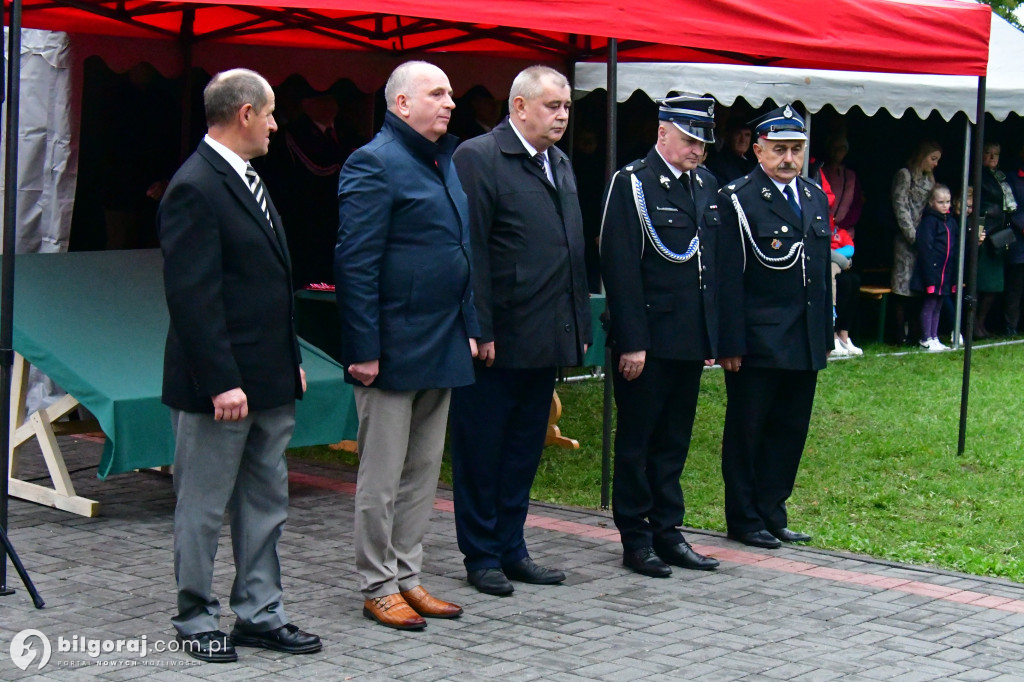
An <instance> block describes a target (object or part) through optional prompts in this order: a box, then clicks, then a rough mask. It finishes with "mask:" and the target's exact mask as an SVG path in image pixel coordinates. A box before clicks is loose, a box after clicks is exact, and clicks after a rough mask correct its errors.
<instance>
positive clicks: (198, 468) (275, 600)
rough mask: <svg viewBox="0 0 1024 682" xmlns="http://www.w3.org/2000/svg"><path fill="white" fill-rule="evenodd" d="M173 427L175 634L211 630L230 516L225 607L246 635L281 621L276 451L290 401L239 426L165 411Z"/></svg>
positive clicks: (282, 491)
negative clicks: (220, 549)
mask: <svg viewBox="0 0 1024 682" xmlns="http://www.w3.org/2000/svg"><path fill="white" fill-rule="evenodd" d="M171 420H172V424H173V426H174V435H175V445H174V492H175V494H176V495H177V497H178V502H177V505H176V506H175V508H174V577H175V579H176V580H177V583H178V615H177V616H175V617H174V618H172V619H171V622H172V623H173V624H174V627H175V628H176V629H177V630H178V632H179V633H181V634H182V635H185V636H187V635H194V634H197V633H200V632H209V631H211V630H217V629H219V625H218V623H219V619H220V602H218V601H217V599H215V598H214V597H213V594H212V591H213V590H212V583H213V562H214V558H215V557H216V555H217V541H218V538H219V537H220V530H221V527H222V526H223V524H224V511H225V510H227V511H228V513H229V515H230V523H231V546H232V549H233V550H234V557H235V581H234V584H233V585H232V586H231V609H232V610H233V611H234V612H235V615H236V616H237V618H238V622H239V623H240V624H241V625H242V626H243V627H245V628H247V629H249V630H254V631H266V630H273V629H275V628H278V627H280V626H282V625H284V624H286V623H287V622H288V618H287V617H286V615H285V612H284V607H283V606H282V604H281V562H280V560H279V559H278V556H277V542H278V539H279V538H280V537H281V530H282V528H283V527H284V522H285V519H286V518H287V517H288V469H287V465H286V463H285V456H284V451H285V447H286V446H287V445H288V441H289V440H290V439H291V436H292V429H293V428H294V426H295V404H294V403H291V404H289V405H286V406H284V407H278V408H275V409H272V410H264V411H261V412H255V413H250V414H249V416H248V417H246V418H245V419H243V420H242V421H237V422H226V421H214V419H213V415H212V414H197V413H193V412H183V411H181V410H171Z"/></svg>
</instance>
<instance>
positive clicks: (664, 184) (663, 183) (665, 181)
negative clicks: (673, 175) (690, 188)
mask: <svg viewBox="0 0 1024 682" xmlns="http://www.w3.org/2000/svg"><path fill="white" fill-rule="evenodd" d="M658 182H660V183H661V186H662V187H664V188H665V189H669V188H670V187H671V186H672V185H671V180H669V179H668V178H667V177H666V176H664V175H662V176H661V177H659V178H658Z"/></svg>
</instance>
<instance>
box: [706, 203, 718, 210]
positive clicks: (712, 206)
mask: <svg viewBox="0 0 1024 682" xmlns="http://www.w3.org/2000/svg"><path fill="white" fill-rule="evenodd" d="M708 210H709V211H715V210H718V204H711V205H710V206H708Z"/></svg>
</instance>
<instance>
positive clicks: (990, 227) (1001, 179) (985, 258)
mask: <svg viewBox="0 0 1024 682" xmlns="http://www.w3.org/2000/svg"><path fill="white" fill-rule="evenodd" d="M999 153H1000V145H999V143H998V142H986V143H985V145H984V147H983V148H982V154H981V166H982V168H981V201H980V204H979V207H978V210H979V211H981V213H980V217H981V218H983V219H984V221H985V233H986V235H988V236H987V237H986V238H985V240H984V241H983V242H982V243H981V246H980V247H978V282H977V287H978V315H977V317H976V318H975V322H974V338H975V339H987V338H989V337H990V336H993V333H992V332H990V331H989V330H988V317H989V313H990V312H991V310H992V305H993V304H994V303H995V300H996V296H997V294H1001V293H1002V292H1003V285H1004V281H1003V261H1004V260H1005V258H1006V256H1007V250H1008V245H1007V244H1002V243H997V240H998V238H997V239H993V236H994V235H996V234H997V233H999V232H1001V231H1002V230H1003V229H1004V228H1006V227H1009V226H1011V223H1010V216H1011V215H1013V213H1014V212H1015V211H1016V210H1017V200H1016V199H1015V198H1014V196H1013V189H1012V188H1011V187H1010V185H1009V183H1008V182H1007V181H1006V175H1005V174H1004V173H1003V172H1002V171H1001V170H999Z"/></svg>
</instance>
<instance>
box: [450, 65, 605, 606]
mask: <svg viewBox="0 0 1024 682" xmlns="http://www.w3.org/2000/svg"><path fill="white" fill-rule="evenodd" d="M570 95H571V92H570V88H569V83H568V81H567V80H566V78H565V77H564V76H563V75H562V74H560V73H558V72H557V71H555V70H554V69H550V68H548V67H541V66H537V67H530V68H528V69H526V70H524V71H523V72H521V73H520V74H519V75H518V76H516V78H515V80H514V81H513V83H512V88H511V92H510V94H509V112H510V115H509V118H508V119H506V120H504V121H502V122H501V123H499V124H498V125H497V126H496V127H495V128H494V129H493V130H492V131H491V132H489V133H486V134H484V135H481V136H479V137H476V138H474V139H472V140H469V141H467V142H465V143H463V144H462V146H460V147H459V149H458V151H457V152H456V153H455V165H456V167H457V168H458V170H459V177H460V178H461V179H462V184H463V187H465V189H466V194H467V196H468V197H469V215H470V229H471V234H472V244H473V268H474V278H473V282H474V295H475V297H476V309H477V314H478V316H479V319H480V330H481V335H480V352H479V358H478V361H477V364H476V383H475V384H473V385H472V386H466V387H463V388H459V389H456V390H455V391H454V392H453V395H452V408H451V446H452V479H453V484H454V489H455V527H456V531H457V534H458V539H459V549H461V550H462V553H463V554H464V555H465V564H466V570H467V572H468V576H469V581H470V582H471V583H472V584H473V585H474V586H476V588H477V589H478V590H480V591H481V592H484V593H487V594H498V595H505V594H510V593H511V592H512V591H513V587H512V584H511V583H510V582H509V579H512V580H518V581H521V582H527V583H533V584H553V583H559V582H562V581H563V580H564V579H565V574H564V573H562V572H561V571H558V570H552V569H549V568H543V567H541V566H538V565H537V564H535V563H534V562H533V560H532V559H531V558H530V555H529V552H528V551H527V549H526V542H525V540H524V538H523V526H524V524H525V522H526V513H527V510H528V509H529V504H530V487H531V485H532V484H533V479H534V476H535V475H536V473H537V466H538V464H539V463H540V455H541V451H542V450H543V448H544V438H545V434H546V432H547V423H548V413H549V410H550V405H551V397H552V392H553V390H554V383H555V372H556V369H557V368H558V367H559V366H575V365H579V364H580V362H581V361H582V359H583V354H584V353H585V352H586V347H587V345H588V344H589V343H590V340H591V328H590V304H589V300H588V299H589V293H588V291H587V276H586V265H585V262H584V244H583V239H584V237H583V224H582V218H581V216H580V207H579V201H578V199H577V195H576V180H575V177H574V176H573V173H572V167H571V164H570V162H569V158H568V157H567V156H566V155H565V154H564V153H563V152H562V151H561V150H560V149H558V148H557V147H555V146H554V144H555V143H556V142H558V141H559V140H560V139H561V137H562V134H563V133H564V132H565V128H566V124H567V123H568V119H569V106H570V104H571V97H570Z"/></svg>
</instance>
